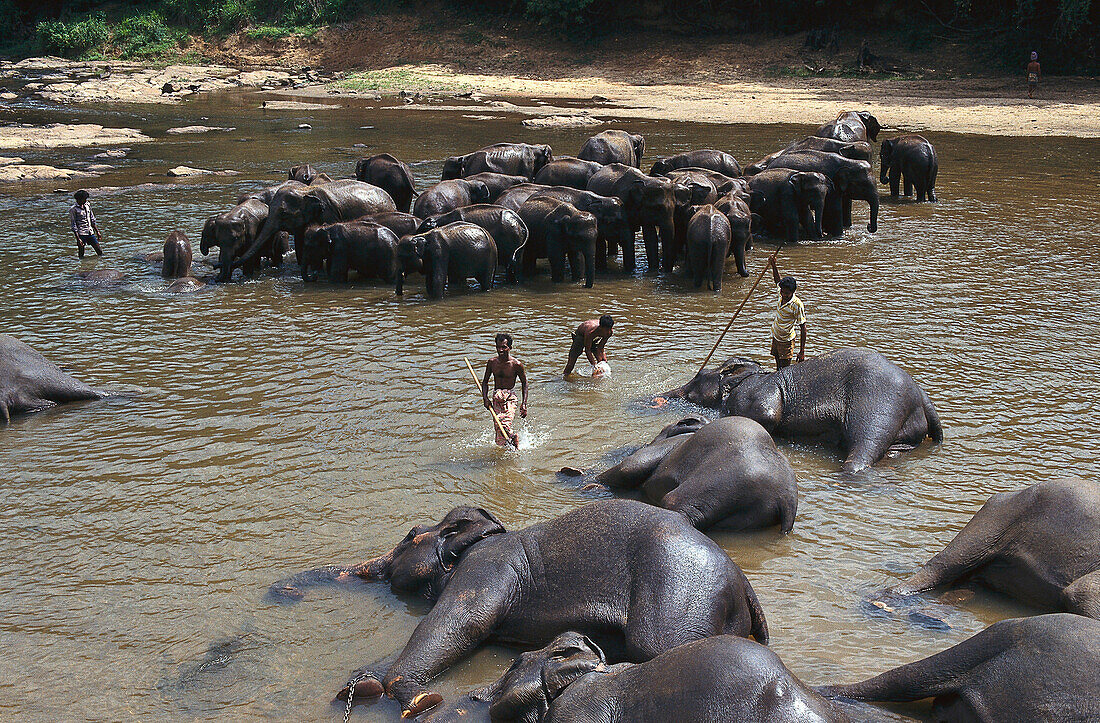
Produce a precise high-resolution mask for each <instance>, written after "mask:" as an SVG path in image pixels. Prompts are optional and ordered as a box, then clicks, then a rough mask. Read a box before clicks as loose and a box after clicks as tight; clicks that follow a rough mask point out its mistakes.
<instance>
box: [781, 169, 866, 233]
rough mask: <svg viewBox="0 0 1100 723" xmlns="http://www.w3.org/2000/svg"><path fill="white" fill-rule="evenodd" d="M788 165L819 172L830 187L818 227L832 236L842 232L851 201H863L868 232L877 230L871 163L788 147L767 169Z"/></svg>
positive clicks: (849, 218) (849, 217)
mask: <svg viewBox="0 0 1100 723" xmlns="http://www.w3.org/2000/svg"><path fill="white" fill-rule="evenodd" d="M779 168H789V169H791V170H794V171H807V172H810V173H820V174H822V175H824V176H825V177H826V178H828V179H829V181H831V182H832V184H833V187H832V189H831V190H830V191H829V194H828V195H827V196H826V198H825V213H824V219H823V220H822V224H821V225H822V230H823V231H824V232H825V233H827V234H829V235H833V236H839V235H840V234H842V233H844V229H846V228H848V227H849V226H851V225H852V201H853V200H861V201H866V202H867V204H868V206H869V207H870V209H871V219H870V220H869V221H868V222H867V230H868V231H869V232H870V233H875V232H876V231H878V205H879V198H878V186H877V185H876V184H875V177H874V175H872V173H871V164H870V163H868V162H867V161H856V160H853V159H851V158H845V157H843V156H838V155H837V154H835V153H827V152H825V151H792V152H790V153H784V154H783V155H781V156H779V157H778V158H776V159H775V160H774V161H772V163H771V165H769V166H768V170H769V171H771V170H776V169H779Z"/></svg>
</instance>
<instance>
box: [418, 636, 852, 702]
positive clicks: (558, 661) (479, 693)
mask: <svg viewBox="0 0 1100 723" xmlns="http://www.w3.org/2000/svg"><path fill="white" fill-rule="evenodd" d="M490 720H491V721H495V722H500V721H542V722H543V723H628V722H630V721H638V722H639V723H642V722H646V723H648V722H650V721H677V722H678V723H711V722H712V721H722V722H723V723H742V722H743V723H750V722H752V723H756V722H757V721H799V722H800V723H801V722H804V723H840V722H843V721H847V717H846V716H845V715H844V713H842V712H841V711H839V710H836V709H835V707H834V706H833V704H832V703H830V702H829V701H827V700H825V699H824V698H822V697H821V696H820V695H818V694H817V693H815V692H814V691H812V690H811V689H810V688H808V687H807V686H806V685H805V684H804V683H803V682H802V681H800V680H799V679H798V678H796V677H795V676H794V674H793V673H791V671H789V670H787V668H786V666H784V665H783V662H782V661H781V660H780V659H779V657H778V656H777V655H776V654H775V653H773V652H772V651H771V650H768V649H767V648H765V647H764V646H763V645H760V644H759V643H754V642H752V641H751V640H745V639H744V638H738V637H734V636H732V635H719V636H715V637H712V638H706V639H704V640H696V641H694V642H691V643H685V644H684V645H681V646H679V647H677V648H673V649H672V650H669V651H667V652H664V653H661V654H660V655H658V656H657V657H656V658H654V659H653V660H650V661H649V662H646V663H637V664H633V663H620V664H618V665H610V666H609V665H607V660H606V658H605V656H604V653H603V651H602V650H600V648H599V646H597V645H596V644H595V643H594V642H592V640H591V639H590V638H588V637H586V636H584V635H581V634H580V633H577V632H567V633H562V634H561V635H559V636H558V637H556V638H554V640H553V641H552V642H551V643H550V644H549V645H548V646H546V647H545V648H542V649H541V650H535V651H533V652H530V653H524V654H523V655H521V656H520V658H519V660H517V661H516V662H515V663H514V664H513V665H512V667H511V668H509V669H508V672H507V673H505V674H504V676H503V677H501V679H500V680H498V681H496V682H495V683H493V684H491V685H489V686H486V687H485V688H482V689H480V690H476V691H473V692H472V693H470V694H469V695H467V696H465V697H464V698H463V699H462V700H460V701H459V702H458V703H457V704H454V705H451V706H448V708H447V709H445V710H440V711H437V712H436V713H434V714H432V715H431V716H430V717H428V718H427V719H426V721H427V722H430V723H458V722H459V721H472V722H477V723H488V722H489V721H490Z"/></svg>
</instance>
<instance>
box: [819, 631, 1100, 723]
mask: <svg viewBox="0 0 1100 723" xmlns="http://www.w3.org/2000/svg"><path fill="white" fill-rule="evenodd" d="M817 690H818V692H819V693H821V694H822V695H824V696H826V697H828V698H853V699H855V700H865V701H889V702H897V703H905V702H911V701H918V700H924V699H926V698H931V699H932V718H933V720H936V721H980V722H982V723H1004V722H1005V721H1021V722H1023V721H1035V722H1036V723H1039V722H1040V721H1059V723H1071V722H1079V723H1088V722H1089V721H1096V720H1100V622H1097V621H1096V620H1093V619H1092V618H1086V617H1081V616H1079V615H1070V614H1067V613H1058V614H1054V615H1038V616H1036V617H1031V618H1013V619H1010V620H1002V621H1000V622H998V623H994V624H993V625H990V626H989V627H988V628H986V629H985V630H983V631H982V632H980V633H978V634H977V635H975V636H974V637H972V638H969V639H968V640H964V641H963V642H961V643H959V644H958V645H955V646H953V647H950V648H948V649H947V650H944V651H943V652H941V653H937V654H935V655H933V656H931V657H928V658H925V659H924V660H918V661H916V662H914V663H909V664H907V665H902V666H900V667H897V668H894V669H893V670H888V671H886V672H885V673H882V674H881V675H878V676H876V677H874V678H870V679H868V680H864V681H862V682H859V683H849V684H847V685H829V686H825V687H822V688H818V689H817Z"/></svg>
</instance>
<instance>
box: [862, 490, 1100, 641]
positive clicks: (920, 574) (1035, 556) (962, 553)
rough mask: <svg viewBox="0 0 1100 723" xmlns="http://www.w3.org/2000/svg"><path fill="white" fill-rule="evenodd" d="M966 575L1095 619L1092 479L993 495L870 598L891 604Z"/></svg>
mask: <svg viewBox="0 0 1100 723" xmlns="http://www.w3.org/2000/svg"><path fill="white" fill-rule="evenodd" d="M971 580H973V581H974V582H978V583H981V584H982V585H985V586H987V587H989V588H992V589H993V590H996V591H997V592H1000V593H1003V594H1005V595H1008V596H1010V597H1013V598H1016V599H1017V600H1022V601H1023V602H1025V603H1028V604H1030V605H1034V606H1036V607H1038V608H1040V609H1042V610H1057V611H1062V610H1064V611H1067V612H1071V613H1077V614H1078V615H1087V616H1089V617H1092V618H1097V619H1100V482H1096V481H1095V480H1086V479H1072V480H1053V481H1048V482H1040V483H1039V484H1035V485H1032V486H1030V487H1025V488H1024V489H1022V490H1017V491H1015V492H1001V493H999V494H995V495H993V496H992V497H991V498H989V501H988V502H986V503H985V504H984V505H983V506H982V508H981V509H980V510H978V513H977V514H976V515H974V518H973V519H971V520H970V522H968V523H966V527H964V528H963V529H962V530H961V531H960V532H959V534H958V535H956V536H955V538H954V539H953V540H951V542H949V543H948V544H947V547H945V548H944V549H943V551H942V552H940V553H938V554H937V555H936V556H935V557H933V558H932V559H931V560H929V561H928V562H927V563H925V565H924V566H923V567H921V569H920V570H918V571H917V572H916V573H915V574H913V575H912V576H911V577H909V578H908V579H907V580H905V581H904V582H901V583H899V584H897V585H894V586H893V587H891V588H889V589H888V590H886V591H885V593H883V594H881V595H879V596H878V597H879V598H880V599H884V600H886V601H888V602H890V603H891V604H894V605H896V604H898V603H899V602H904V601H905V599H906V598H908V597H909V596H913V595H916V594H917V593H921V592H926V591H930V590H940V589H943V588H950V587H954V586H956V585H960V584H965V583H966V582H967V581H971ZM899 597H900V598H902V600H900V601H899V600H898V598H899Z"/></svg>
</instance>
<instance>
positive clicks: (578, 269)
mask: <svg viewBox="0 0 1100 723" xmlns="http://www.w3.org/2000/svg"><path fill="white" fill-rule="evenodd" d="M518 213H519V217H520V218H521V219H523V223H524V225H525V226H527V232H528V236H527V245H526V246H525V247H524V249H523V275H524V276H526V277H528V278H530V277H532V276H534V274H535V262H536V261H537V260H538V259H540V258H542V257H545V258H546V259H547V260H549V262H550V278H551V280H553V281H554V282H561V281H565V262H566V260H568V261H569V272H570V275H571V276H572V279H573V281H580V280H581V276H582V274H583V276H584V285H585V288H588V289H591V288H592V284H593V283H594V282H595V278H596V240H597V239H598V238H599V222H598V221H597V220H596V217H595V215H593V214H591V213H589V212H588V211H581V210H579V209H577V207H576V206H574V205H572V204H570V203H566V202H565V201H559V200H557V199H556V198H551V197H549V196H542V195H536V196H533V197H531V198H529V199H528V200H527V201H526V202H525V203H524V204H523V205H522V206H520V207H519V212H518Z"/></svg>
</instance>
